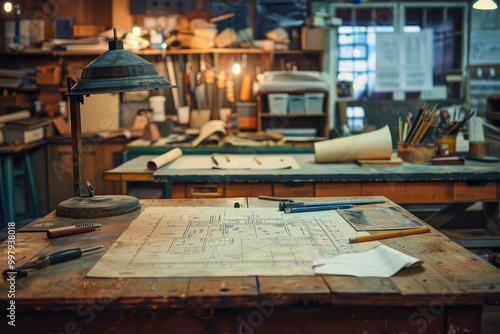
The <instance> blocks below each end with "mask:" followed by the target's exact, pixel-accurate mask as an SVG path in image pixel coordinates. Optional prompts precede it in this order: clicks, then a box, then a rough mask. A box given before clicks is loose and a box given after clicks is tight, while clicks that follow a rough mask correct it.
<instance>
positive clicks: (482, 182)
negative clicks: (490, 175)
mask: <svg viewBox="0 0 500 334" xmlns="http://www.w3.org/2000/svg"><path fill="white" fill-rule="evenodd" d="M465 185H466V186H468V187H486V186H487V185H488V181H486V180H467V181H465Z"/></svg>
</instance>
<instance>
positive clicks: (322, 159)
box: [314, 125, 392, 163]
mask: <svg viewBox="0 0 500 334" xmlns="http://www.w3.org/2000/svg"><path fill="white" fill-rule="evenodd" d="M314 153H315V162H316V163H329V162H352V161H357V160H366V159H380V160H390V159H391V157H392V137H391V131H390V130H389V126H388V125H385V126H384V127H382V128H381V129H378V130H375V131H371V132H367V133H362V134H359V135H354V136H349V137H342V138H335V139H330V140H325V141H321V142H316V143H315V144H314Z"/></svg>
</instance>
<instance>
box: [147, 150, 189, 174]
mask: <svg viewBox="0 0 500 334" xmlns="http://www.w3.org/2000/svg"><path fill="white" fill-rule="evenodd" d="M181 155H182V151H181V149H180V148H174V149H173V150H170V151H168V152H167V153H165V154H162V155H160V156H158V157H156V158H154V159H152V160H149V161H148V163H147V166H148V169H149V170H152V171H155V170H157V169H158V168H160V167H162V166H165V165H166V164H168V163H169V162H172V161H174V160H175V159H177V158H179V157H180V156H181Z"/></svg>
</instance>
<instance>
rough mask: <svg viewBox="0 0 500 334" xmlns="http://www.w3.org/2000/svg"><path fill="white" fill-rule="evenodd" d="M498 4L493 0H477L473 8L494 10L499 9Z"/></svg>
mask: <svg viewBox="0 0 500 334" xmlns="http://www.w3.org/2000/svg"><path fill="white" fill-rule="evenodd" d="M497 7H498V6H497V4H496V3H495V2H494V1H493V0H477V1H476V2H475V3H474V5H472V8H474V9H479V10H493V9H497Z"/></svg>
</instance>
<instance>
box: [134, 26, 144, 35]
mask: <svg viewBox="0 0 500 334" xmlns="http://www.w3.org/2000/svg"><path fill="white" fill-rule="evenodd" d="M141 33H142V29H141V27H138V26H135V27H133V28H132V35H134V36H137V37H140V36H141Z"/></svg>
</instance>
